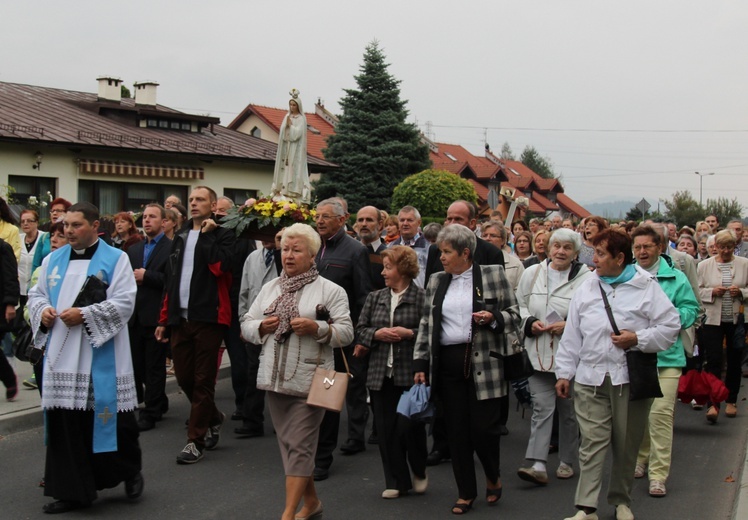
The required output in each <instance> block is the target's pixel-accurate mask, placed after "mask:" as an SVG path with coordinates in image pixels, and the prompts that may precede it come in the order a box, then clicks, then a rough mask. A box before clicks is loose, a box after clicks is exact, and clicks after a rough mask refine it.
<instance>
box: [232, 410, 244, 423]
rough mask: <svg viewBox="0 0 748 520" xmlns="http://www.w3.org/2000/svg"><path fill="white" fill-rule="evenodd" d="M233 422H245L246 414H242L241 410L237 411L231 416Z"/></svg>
mask: <svg viewBox="0 0 748 520" xmlns="http://www.w3.org/2000/svg"><path fill="white" fill-rule="evenodd" d="M231 420H232V421H243V420H244V414H242V413H241V412H240V411H239V410H237V411H235V412H234V413H232V414H231Z"/></svg>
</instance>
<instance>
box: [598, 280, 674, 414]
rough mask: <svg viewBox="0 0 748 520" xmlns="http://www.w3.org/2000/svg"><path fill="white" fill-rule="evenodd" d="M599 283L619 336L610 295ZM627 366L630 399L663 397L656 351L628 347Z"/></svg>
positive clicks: (609, 316)
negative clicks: (609, 300)
mask: <svg viewBox="0 0 748 520" xmlns="http://www.w3.org/2000/svg"><path fill="white" fill-rule="evenodd" d="M599 285H600V294H602V295H603V303H604V304H605V312H606V313H607V314H608V320H609V321H610V326H611V327H613V333H614V334H615V335H616V336H617V335H618V334H620V333H621V332H620V331H619V330H618V327H617V326H616V321H615V319H614V318H613V311H612V310H611V308H610V302H608V296H607V295H606V294H605V291H604V290H603V285H602V284H599ZM626 366H627V367H628V370H629V401H638V400H640V399H651V398H653V397H662V389H661V388H660V378H659V372H658V371H657V354H656V353H649V352H642V351H641V350H633V349H628V350H627V351H626Z"/></svg>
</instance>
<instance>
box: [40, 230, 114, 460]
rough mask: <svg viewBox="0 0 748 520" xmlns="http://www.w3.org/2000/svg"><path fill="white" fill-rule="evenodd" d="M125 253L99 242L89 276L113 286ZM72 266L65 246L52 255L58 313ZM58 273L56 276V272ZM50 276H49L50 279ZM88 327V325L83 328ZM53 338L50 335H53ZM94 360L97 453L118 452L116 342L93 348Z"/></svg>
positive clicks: (52, 293) (51, 297)
mask: <svg viewBox="0 0 748 520" xmlns="http://www.w3.org/2000/svg"><path fill="white" fill-rule="evenodd" d="M121 255H122V252H121V251H120V250H119V249H115V248H113V247H111V246H109V245H107V244H106V243H105V242H104V241H103V240H99V246H98V248H97V249H96V252H95V253H94V255H93V258H91V261H90V263H89V264H88V271H87V273H86V274H87V275H95V276H96V277H97V278H99V279H100V280H102V281H103V282H105V283H106V284H111V283H112V277H113V276H114V270H115V268H116V267H117V262H118V261H119V258H120V256H121ZM69 263H70V246H69V245H66V246H64V247H61V248H60V249H58V250H57V251H55V252H53V253H52V254H51V255H50V258H49V264H48V265H47V273H52V274H53V275H55V276H59V278H57V279H58V280H59V282H58V283H56V284H55V285H54V286H52V287H50V286H49V283H47V287H48V288H49V301H50V303H51V304H52V307H54V308H55V309H57V299H58V297H59V295H60V288H61V287H62V280H64V278H65V273H66V272H67V269H68V264H69ZM55 270H56V272H55ZM47 276H49V274H48V275H47ZM80 326H81V327H85V325H80ZM50 336H51V335H50ZM91 348H92V349H93V355H92V359H91V380H92V381H93V390H94V435H93V451H94V453H105V452H110V451H117V369H116V363H115V357H114V338H112V339H110V340H108V341H107V342H106V343H104V344H103V345H102V346H100V347H98V348H93V347H91Z"/></svg>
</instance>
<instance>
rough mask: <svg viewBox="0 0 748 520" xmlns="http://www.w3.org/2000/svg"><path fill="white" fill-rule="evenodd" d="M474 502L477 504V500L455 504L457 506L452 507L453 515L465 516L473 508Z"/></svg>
mask: <svg viewBox="0 0 748 520" xmlns="http://www.w3.org/2000/svg"><path fill="white" fill-rule="evenodd" d="M473 502H475V499H473V500H471V501H470V502H455V505H453V506H452V514H453V515H464V514H465V513H467V512H468V511H470V510H471V509H472V508H473Z"/></svg>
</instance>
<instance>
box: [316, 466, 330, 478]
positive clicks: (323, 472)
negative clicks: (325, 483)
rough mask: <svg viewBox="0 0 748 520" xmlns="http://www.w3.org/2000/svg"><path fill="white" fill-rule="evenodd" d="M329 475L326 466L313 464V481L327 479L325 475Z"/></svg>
mask: <svg viewBox="0 0 748 520" xmlns="http://www.w3.org/2000/svg"><path fill="white" fill-rule="evenodd" d="M329 476H330V470H329V469H327V468H320V467H319V466H314V473H313V477H314V481H315V482H319V481H320V480H327V477H329Z"/></svg>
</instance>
